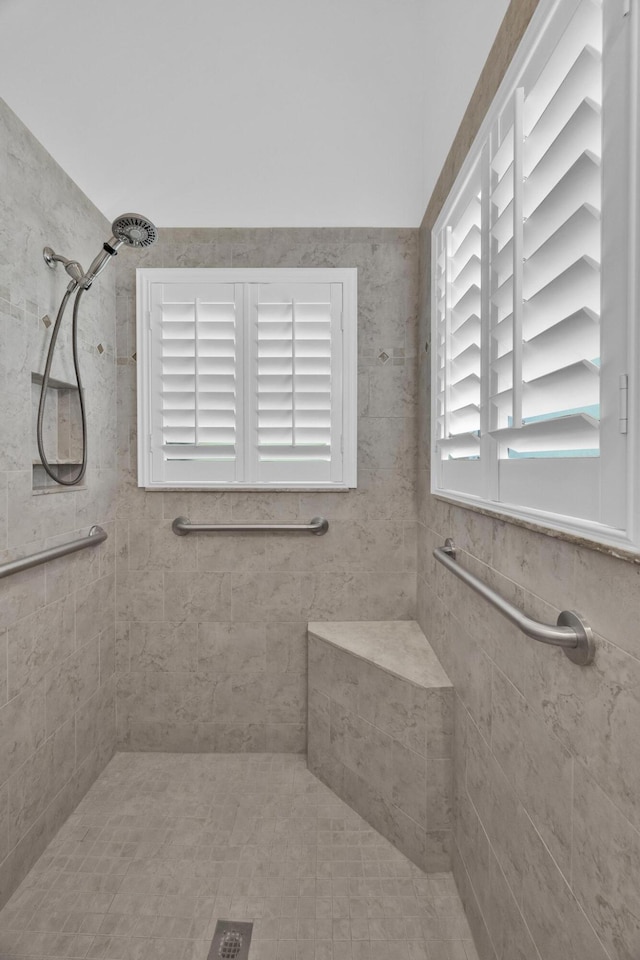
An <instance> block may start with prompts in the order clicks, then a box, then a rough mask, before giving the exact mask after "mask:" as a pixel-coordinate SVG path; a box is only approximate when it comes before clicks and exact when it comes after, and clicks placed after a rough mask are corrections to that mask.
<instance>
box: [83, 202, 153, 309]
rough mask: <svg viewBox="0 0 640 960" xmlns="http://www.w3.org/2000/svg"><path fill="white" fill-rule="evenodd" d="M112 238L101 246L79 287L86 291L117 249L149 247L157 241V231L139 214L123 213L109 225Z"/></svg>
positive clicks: (149, 221)
mask: <svg viewBox="0 0 640 960" xmlns="http://www.w3.org/2000/svg"><path fill="white" fill-rule="evenodd" d="M111 229H112V231H113V236H112V237H111V239H110V240H108V241H107V243H105V244H103V247H102V250H101V251H100V253H99V254H98V256H97V257H96V258H95V260H94V261H93V263H92V264H91V266H90V267H89V269H88V270H87V272H86V273H85V275H84V277H83V279H82V281H81V285H82V286H83V287H84V289H85V290H88V289H89V287H90V286H91V284H92V283H93V281H94V280H95V279H96V277H97V276H98V274H99V273H102V271H103V270H104V268H105V267H106V265H107V264H108V263H109V260H110V259H111V257H115V256H116V254H117V253H118V250H119V248H120V247H121V246H122V245H123V244H126V245H127V246H128V247H150V246H151V244H152V243H155V242H156V240H157V239H158V231H157V230H156V228H155V226H154V224H153V223H151V220H147V218H146V217H142V216H140V214H139V213H123V214H122V215H121V216H119V217H116V219H115V220H114V221H113V223H112V224H111Z"/></svg>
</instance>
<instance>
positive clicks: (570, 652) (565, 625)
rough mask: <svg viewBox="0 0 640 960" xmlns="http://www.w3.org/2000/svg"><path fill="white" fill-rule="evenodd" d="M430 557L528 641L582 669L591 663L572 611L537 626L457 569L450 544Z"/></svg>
mask: <svg viewBox="0 0 640 960" xmlns="http://www.w3.org/2000/svg"><path fill="white" fill-rule="evenodd" d="M433 555H434V557H435V558H436V560H438V561H439V562H440V563H441V564H442V565H443V566H445V567H446V568H447V570H450V571H451V573H454V574H455V575H456V577H458V578H459V579H460V580H462V581H463V583H466V584H467V586H469V587H471V589H472V590H475V591H476V593H478V594H480V596H481V597H484V599H485V600H487V601H488V602H489V603H490V604H491V605H492V606H493V607H495V608H496V610H498V611H499V612H500V613H501V614H502V615H503V616H504V617H506V618H507V620H510V621H511V623H514V624H515V625H516V627H518V629H519V630H522V632H523V633H525V634H526V635H527V636H528V637H531V639H532V640H538V641H539V642H540V643H550V644H551V645H552V646H554V647H562V649H563V650H564V652H565V653H566V655H567V656H568V657H569V660H572V661H573V663H578V664H580V665H581V666H586V665H587V664H589V663H591V662H592V661H593V658H594V655H595V641H594V639H593V631H592V630H591V627H590V626H589V624H588V623H587V622H586V621H585V620H584V619H583V618H582V617H580V616H579V615H578V614H577V613H575V611H573V610H563V611H562V613H561V614H560V616H559V617H558V622H557V624H555V625H554V624H550V623H540V622H539V621H538V620H532V619H531V618H530V617H528V616H527V615H526V614H524V613H523V612H522V610H519V609H518V608H517V607H514V606H513V604H512V603H509V601H508V600H505V598H504V597H502V596H501V595H500V594H499V593H496V591H495V590H493V589H492V588H491V587H488V586H487V584H486V583H483V582H482V580H478V578H477V577H475V576H474V575H473V574H472V573H469V571H468V570H465V569H464V567H461V566H460V565H459V564H458V563H457V561H456V549H455V546H454V543H453V540H451V539H447V540H446V541H445V544H444V547H436V549H435V550H434V551H433Z"/></svg>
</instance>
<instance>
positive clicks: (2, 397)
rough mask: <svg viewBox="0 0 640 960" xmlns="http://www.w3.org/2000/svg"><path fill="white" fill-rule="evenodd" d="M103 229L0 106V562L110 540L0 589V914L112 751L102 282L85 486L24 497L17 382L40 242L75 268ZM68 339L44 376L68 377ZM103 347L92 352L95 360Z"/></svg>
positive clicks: (24, 411)
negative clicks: (99, 533) (97, 532)
mask: <svg viewBox="0 0 640 960" xmlns="http://www.w3.org/2000/svg"><path fill="white" fill-rule="evenodd" d="M108 236H109V233H108V224H107V222H106V221H105V219H104V217H103V216H102V215H101V214H100V213H99V212H98V211H97V210H96V209H95V207H94V206H93V205H92V204H91V203H90V202H89V201H88V200H87V198H86V197H85V196H84V195H83V194H82V193H81V192H80V190H79V189H78V188H77V187H76V186H75V184H74V183H73V182H72V181H71V180H70V179H69V178H68V177H67V175H66V174H65V173H64V172H63V171H62V170H61V169H60V167H58V166H57V164H55V163H54V161H53V160H52V158H51V157H50V156H49V155H48V154H47V153H46V151H45V150H44V149H43V148H42V146H41V145H40V144H39V143H38V142H37V141H36V140H35V139H34V137H33V136H32V134H31V133H29V131H28V130H27V129H26V128H25V127H24V126H23V125H22V123H21V122H20V121H19V120H18V119H17V117H16V116H15V115H14V114H13V113H12V112H11V111H10V110H9V109H8V107H7V106H6V105H5V104H4V102H3V101H0V408H1V409H2V418H1V426H0V430H1V439H0V562H3V561H5V560H9V559H14V558H17V557H22V556H25V555H27V554H30V553H33V552H35V551H37V550H40V549H42V548H43V547H45V546H51V545H53V544H56V543H60V542H66V541H67V540H71V539H75V538H76V537H78V536H81V535H84V534H86V533H87V532H88V530H89V528H90V527H91V526H92V525H93V524H95V523H99V524H101V525H102V526H103V527H104V528H105V529H106V530H107V531H108V532H109V534H110V538H109V540H107V542H106V543H105V544H103V545H102V546H100V547H98V548H92V549H89V550H85V551H82V552H81V553H77V554H74V555H72V556H69V557H65V558H62V559H60V560H56V561H55V562H52V563H49V564H47V565H46V567H45V566H39V567H36V568H34V569H32V570H29V571H26V572H24V573H21V574H16V575H14V576H12V577H10V578H7V579H3V580H0V903H3V902H4V901H5V900H6V898H7V896H8V895H9V894H10V893H11V892H12V890H13V889H14V888H15V886H16V885H17V884H18V883H19V881H20V880H21V879H22V877H23V876H24V875H25V874H26V872H27V871H28V870H29V868H30V867H31V865H32V864H33V863H34V861H35V860H36V859H37V857H38V856H39V855H40V853H41V852H42V850H43V849H44V847H45V846H46V844H47V843H48V842H49V840H50V839H51V837H52V836H53V834H54V833H55V832H56V830H57V829H58V827H59V826H60V824H61V823H62V822H63V821H64V820H65V819H66V817H67V816H68V815H69V813H71V811H72V810H73V809H74V807H75V805H76V804H77V802H78V801H79V800H80V798H81V797H82V796H83V794H84V793H85V791H86V790H87V788H88V787H89V786H90V784H91V783H92V782H93V780H94V779H95V777H96V776H97V775H98V773H100V771H101V770H102V768H103V767H104V766H105V764H106V762H107V761H108V760H109V759H110V758H111V755H112V753H113V749H114V744H115V674H114V668H115V627H114V624H115V616H114V598H115V589H114V556H115V549H114V548H115V523H114V521H115V493H116V472H115V449H116V433H115V407H116V376H115V374H116V368H115V356H114V353H115V276H114V274H113V273H111V274H109V273H105V274H104V275H103V276H101V277H100V280H99V282H97V283H96V284H95V287H94V288H93V289H92V290H91V291H90V292H89V293H87V294H86V296H85V298H84V308H83V312H82V320H81V366H82V371H83V374H84V379H85V389H86V399H87V405H88V419H89V430H90V436H91V439H92V443H91V446H90V448H89V457H90V465H89V469H88V472H87V476H86V481H85V484H84V486H83V489H75V490H65V491H63V492H60V491H58V492H55V493H53V492H52V493H41V494H33V493H32V460H33V448H34V438H33V436H32V401H31V391H32V385H31V374H32V372H42V369H43V366H44V358H45V353H46V346H47V343H48V339H49V336H50V334H51V329H52V328H51V326H49V327H48V328H47V326H46V325H45V323H43V320H42V318H43V317H44V316H45V315H48V316H49V317H50V318H51V319H52V320H53V319H54V317H55V311H56V310H57V306H58V303H59V301H60V298H61V296H62V294H63V292H64V290H65V287H66V282H67V280H68V278H67V276H66V274H65V273H64V272H63V271H62V269H61V268H59V269H58V270H57V271H56V272H55V273H54V272H52V271H50V270H49V269H48V268H47V267H46V265H45V263H44V261H43V259H42V248H43V246H45V244H46V245H51V246H52V247H54V248H55V249H57V250H59V251H60V252H61V253H63V254H65V255H66V256H69V257H72V258H77V259H79V260H80V261H81V262H82V263H83V264H84V265H85V266H87V265H88V263H89V262H90V261H91V260H92V259H93V257H94V256H95V255H96V253H97V252H98V250H99V249H100V247H101V245H102V243H103V242H104V240H106V239H107V238H108ZM65 323H66V324H67V330H66V331H65V333H64V334H63V335H61V337H60V341H59V342H60V343H61V344H62V346H63V351H64V355H65V357H64V360H60V361H58V362H56V365H55V367H54V369H53V374H54V376H56V377H59V378H61V379H63V380H67V381H68V380H70V379H71V378H72V369H73V368H72V366H71V363H70V351H69V345H70V343H69V337H68V329H69V328H70V318H69V319H67V318H65ZM99 344H100V345H101V347H102V352H100V351H99V350H98V345H99Z"/></svg>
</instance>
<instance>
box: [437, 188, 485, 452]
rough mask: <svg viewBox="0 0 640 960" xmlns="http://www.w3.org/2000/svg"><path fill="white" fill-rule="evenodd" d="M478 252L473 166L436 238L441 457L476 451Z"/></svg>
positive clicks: (477, 190)
mask: <svg viewBox="0 0 640 960" xmlns="http://www.w3.org/2000/svg"><path fill="white" fill-rule="evenodd" d="M481 254H482V234H481V187H480V174H479V170H478V171H477V172H476V174H475V175H474V176H473V177H472V178H471V180H470V182H469V184H468V185H467V186H466V188H465V190H464V191H463V192H462V194H461V196H460V197H459V199H458V201H457V202H456V204H455V206H454V209H453V211H452V214H451V216H450V217H449V219H448V221H447V223H445V224H444V225H443V227H442V229H441V230H440V231H439V233H438V235H437V238H436V247H435V304H436V345H435V347H436V364H437V367H436V374H435V376H436V385H435V401H436V406H435V410H434V417H435V425H436V430H437V450H438V454H439V456H440V457H441V458H442V459H443V460H465V459H477V458H478V457H479V456H480V374H481V312H482V309H481V308H482V278H481Z"/></svg>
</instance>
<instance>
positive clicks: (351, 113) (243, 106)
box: [0, 0, 507, 227]
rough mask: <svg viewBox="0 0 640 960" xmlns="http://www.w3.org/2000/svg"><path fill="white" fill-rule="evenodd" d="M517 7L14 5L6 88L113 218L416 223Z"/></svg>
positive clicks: (19, 0)
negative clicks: (508, 14)
mask: <svg viewBox="0 0 640 960" xmlns="http://www.w3.org/2000/svg"><path fill="white" fill-rule="evenodd" d="M506 7H507V0H181V2H180V3H176V2H175V0H110V2H105V0H82V3H78V2H77V0H55V2H54V3H52V2H51V0H0V93H2V96H3V97H4V98H5V100H6V101H7V102H8V104H9V106H10V107H11V108H12V109H13V110H14V111H15V112H16V113H17V114H18V115H19V116H20V117H21V119H22V120H23V121H24V122H25V123H26V124H27V126H29V127H30V129H31V130H32V131H33V132H34V133H35V135H36V136H37V137H38V138H39V139H40V140H41V141H42V143H43V144H44V145H45V146H46V147H47V149H48V150H49V151H50V153H51V154H52V155H53V156H54V157H55V159H56V160H57V161H58V162H59V163H60V164H61V165H62V166H63V167H64V169H65V170H66V171H68V172H69V174H70V175H71V176H72V177H73V179H74V180H75V181H76V182H77V183H78V185H79V186H80V187H81V188H82V189H83V190H84V191H85V192H86V193H87V194H88V195H89V197H91V199H92V200H93V201H94V202H95V203H96V204H97V205H98V206H99V207H100V209H101V210H103V212H105V213H106V214H107V215H108V216H110V217H111V216H113V215H115V214H117V213H119V212H121V211H123V210H125V209H134V210H141V211H143V212H144V213H146V214H147V215H148V216H150V217H152V219H155V221H156V222H157V223H158V224H160V225H162V226H273V227H277V226H416V225H417V224H418V223H419V222H420V220H421V217H422V214H423V212H424V208H425V206H426V201H427V199H428V196H429V193H430V191H431V189H432V187H433V185H434V183H435V180H436V178H437V175H438V172H439V170H440V167H441V165H442V162H443V160H444V157H445V156H446V153H447V150H448V147H449V145H450V142H451V140H452V138H453V135H454V132H455V130H456V129H457V126H458V123H459V120H460V117H461V115H462V113H463V111H464V107H465V105H466V103H467V101H468V99H469V96H470V94H471V91H472V90H473V87H474V85H475V82H476V79H477V76H478V73H479V71H480V69H481V67H482V64H483V63H484V60H485V58H486V55H487V53H488V51H489V48H490V45H491V42H492V40H493V37H494V35H495V33H496V31H497V28H498V26H499V23H500V20H501V18H502V15H503V14H504V11H505V9H506ZM447 71H448V72H449V74H450V75H449V77H448V78H446V77H445V73H446V72H447Z"/></svg>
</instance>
